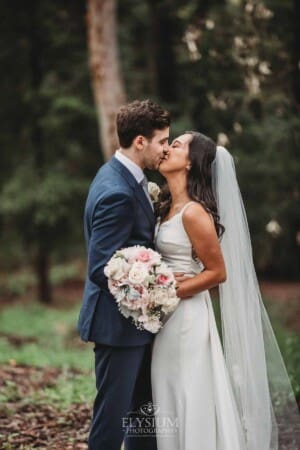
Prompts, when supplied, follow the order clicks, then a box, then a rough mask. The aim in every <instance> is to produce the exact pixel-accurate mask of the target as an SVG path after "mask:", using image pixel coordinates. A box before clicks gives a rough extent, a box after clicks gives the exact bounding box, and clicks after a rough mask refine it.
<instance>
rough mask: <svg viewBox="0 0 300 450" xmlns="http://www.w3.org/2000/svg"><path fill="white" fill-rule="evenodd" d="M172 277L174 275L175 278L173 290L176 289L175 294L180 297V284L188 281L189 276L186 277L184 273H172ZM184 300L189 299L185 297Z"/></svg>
mask: <svg viewBox="0 0 300 450" xmlns="http://www.w3.org/2000/svg"><path fill="white" fill-rule="evenodd" d="M173 275H174V278H175V281H176V286H175V289H176V292H177V295H178V297H180V291H179V288H180V286H181V284H182V283H183V282H184V281H186V280H189V279H190V278H191V276H190V275H187V274H186V273H184V272H174V274H173ZM186 298H189V297H186Z"/></svg>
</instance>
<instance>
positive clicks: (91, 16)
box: [87, 0, 125, 160]
mask: <svg viewBox="0 0 300 450" xmlns="http://www.w3.org/2000/svg"><path fill="white" fill-rule="evenodd" d="M87 27H88V48H89V63H90V70H91V77H92V85H93V91H94V98H95V103H96V109H97V113H98V122H99V131H100V141H101V144H102V151H103V156H104V159H106V160H108V159H109V158H110V156H111V155H112V153H113V152H114V151H115V149H116V148H117V146H118V140H117V135H116V125H115V117H116V112H117V110H118V108H119V106H120V105H121V104H123V103H124V102H125V90H124V86H123V82H122V78H121V74H120V68H119V56H118V44H117V19H116V0H88V10H87Z"/></svg>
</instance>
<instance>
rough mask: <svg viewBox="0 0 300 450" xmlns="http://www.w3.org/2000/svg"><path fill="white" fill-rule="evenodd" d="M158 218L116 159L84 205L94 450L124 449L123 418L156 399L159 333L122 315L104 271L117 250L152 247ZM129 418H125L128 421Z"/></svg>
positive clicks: (85, 330) (84, 324) (137, 442)
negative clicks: (154, 362) (153, 370)
mask: <svg viewBox="0 0 300 450" xmlns="http://www.w3.org/2000/svg"><path fill="white" fill-rule="evenodd" d="M154 225H155V219H154V214H153V211H152V208H151V205H150V203H149V200H148V198H147V197H146V195H145V192H144V190H143V187H142V186H141V185H140V184H138V183H137V181H136V179H135V177H134V176H133V175H132V174H131V173H130V171H129V170H128V169H127V168H126V167H125V166H124V165H123V164H122V163H121V162H120V161H119V160H118V159H117V158H115V157H113V158H112V159H111V160H110V161H109V162H108V163H106V164H105V165H104V166H102V167H101V168H100V169H99V171H98V173H97V174H96V177H95V178H94V180H93V182H92V184H91V186H90V190H89V194H88V198H87V201H86V206H85V215H84V230H85V239H86V244H87V253H88V272H87V277H86V283H85V288H84V295H83V304H82V307H81V311H80V316H79V322H78V330H79V333H80V335H81V338H82V339H83V340H84V341H92V342H95V343H96V345H95V372H96V386H97V391H98V393H97V396H96V399H95V403H94V415H93V422H92V428H91V432H90V437H89V449H90V450H120V446H121V443H122V441H123V438H124V429H123V425H124V422H122V421H123V418H126V415H127V414H128V413H129V412H131V411H137V410H138V409H139V407H140V406H141V405H143V404H145V403H147V402H148V401H151V400H152V396H151V384H150V361H151V344H152V341H153V337H154V335H153V334H152V333H149V332H147V331H141V330H138V329H137V328H136V327H135V325H134V324H133V323H132V322H131V320H130V319H126V318H125V317H123V316H122V315H121V314H120V312H119V310H118V308H117V305H116V302H115V300H114V298H113V296H112V295H111V294H110V293H109V291H108V286H107V278H106V276H105V275H104V267H105V265H106V263H107V262H108V260H109V259H110V258H111V256H112V255H113V254H114V253H115V251H116V250H118V249H120V248H124V247H129V246H133V245H144V246H145V247H151V248H153V234H154ZM125 420H126V419H125ZM125 448H126V450H155V449H156V439H155V438H151V437H143V438H141V437H137V438H135V439H134V438H133V437H130V436H127V437H126V436H125Z"/></svg>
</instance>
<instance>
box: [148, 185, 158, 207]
mask: <svg viewBox="0 0 300 450" xmlns="http://www.w3.org/2000/svg"><path fill="white" fill-rule="evenodd" d="M148 192H149V195H150V197H151V200H152V202H153V203H156V202H158V199H159V194H160V187H159V186H158V184H156V183H153V182H152V181H149V183H148Z"/></svg>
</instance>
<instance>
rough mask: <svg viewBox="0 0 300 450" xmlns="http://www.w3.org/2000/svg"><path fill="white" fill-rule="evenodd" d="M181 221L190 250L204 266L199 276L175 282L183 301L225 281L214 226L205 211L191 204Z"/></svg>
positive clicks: (223, 266) (223, 267)
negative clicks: (191, 248) (191, 249)
mask: <svg viewBox="0 0 300 450" xmlns="http://www.w3.org/2000/svg"><path fill="white" fill-rule="evenodd" d="M182 220H183V225H184V228H185V230H186V232H187V234H188V236H189V238H190V240H191V243H192V246H193V249H194V251H195V253H196V255H197V256H198V258H199V259H200V261H201V262H202V263H203V265H204V270H203V271H202V272H201V273H199V275H195V276H194V277H193V278H189V279H186V280H184V281H182V282H180V281H179V282H178V283H177V285H178V286H179V287H178V289H177V295H178V297H180V298H182V299H184V298H188V297H191V296H193V295H195V294H197V293H199V292H201V291H205V290H206V289H210V288H212V287H214V286H217V285H218V284H220V283H222V282H224V281H225V280H226V269H225V264H224V259H223V256H222V252H221V248H220V244H219V240H218V236H217V233H216V230H215V226H214V223H213V221H212V220H211V217H210V216H209V214H208V213H207V212H206V211H205V209H204V208H203V207H202V206H201V205H200V204H197V203H193V204H191V206H189V207H188V208H186V210H185V211H184V213H183V217H182ZM225 233H226V231H225Z"/></svg>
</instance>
